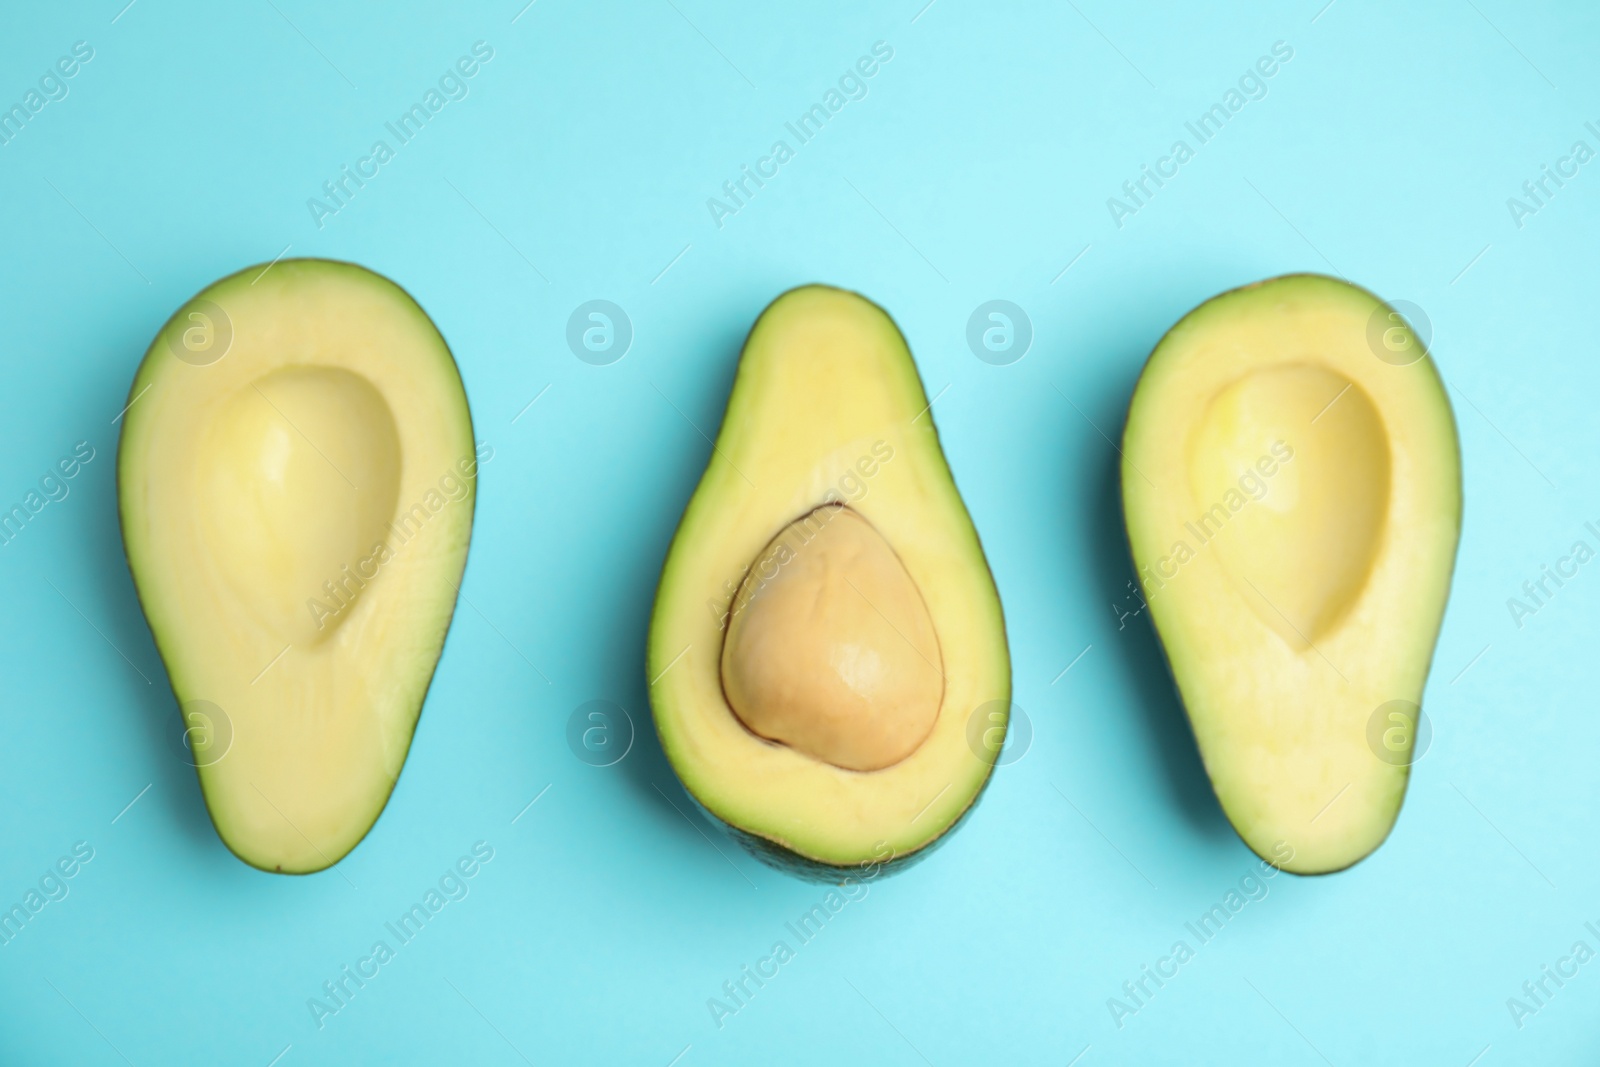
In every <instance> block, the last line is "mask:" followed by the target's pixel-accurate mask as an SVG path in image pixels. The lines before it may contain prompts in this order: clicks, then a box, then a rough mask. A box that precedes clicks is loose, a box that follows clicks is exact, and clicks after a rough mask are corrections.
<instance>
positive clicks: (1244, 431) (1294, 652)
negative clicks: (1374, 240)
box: [1122, 274, 1461, 874]
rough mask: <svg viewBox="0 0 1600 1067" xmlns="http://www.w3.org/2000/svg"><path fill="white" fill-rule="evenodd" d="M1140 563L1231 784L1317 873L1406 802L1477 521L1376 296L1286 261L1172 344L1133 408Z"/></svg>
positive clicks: (1213, 307)
mask: <svg viewBox="0 0 1600 1067" xmlns="http://www.w3.org/2000/svg"><path fill="white" fill-rule="evenodd" d="M1123 457H1124V458H1123V463H1122V494H1123V508H1124V516H1125V518H1126V521H1127V528H1128V540H1129V544H1130V547H1131V549H1132V552H1133V559H1134V563H1135V566H1136V568H1137V570H1138V574H1139V581H1140V584H1141V586H1142V587H1143V590H1144V595H1145V597H1146V599H1147V602H1148V604H1149V607H1150V613H1151V616H1152V618H1153V620H1154V623H1155V627H1156V631H1157V633H1158V634H1159V635H1160V638H1161V642H1162V645H1163V646H1164V648H1165V650H1166V655H1167V661H1168V663H1169V664H1170V666H1171V668H1172V674H1173V677H1174V679H1175V680H1176V682H1177V686H1178V691H1179V694H1180V695H1181V697H1182V700H1183V704H1184V707H1185V708H1186V709H1187V711H1188V716H1189V721H1190V724H1191V725H1192V726H1193V728H1194V733H1195V737H1196V739H1197V740H1198V742H1199V746H1200V754H1201V756H1202V757H1203V759H1204V761H1205V766H1206V771H1207V773H1208V774H1209V775H1210V777H1211V783H1212V786H1213V787H1214V788H1215V790H1216V794H1217V799H1218V800H1219V801H1220V802H1221V804H1222V809H1223V811H1224V812H1225V813H1226V814H1227V816H1228V819H1229V820H1230V821H1231V822H1232V823H1233V826H1234V828H1235V829H1236V830H1237V831H1238V832H1239V835H1240V836H1241V837H1242V838H1243V839H1244V841H1245V843H1246V844H1247V845H1249V846H1250V848H1251V849H1253V850H1254V851H1255V852H1256V853H1257V854H1258V855H1260V856H1261V857H1262V858H1263V859H1266V860H1269V861H1270V862H1272V863H1275V864H1277V865H1278V866H1280V867H1282V868H1283V869H1285V870H1288V871H1293V872H1296V873H1301V874H1320V873H1326V872H1329V871H1336V870H1339V869H1341V868H1344V867H1348V866H1350V865H1351V864H1353V863H1355V862H1356V861H1358V860H1360V859H1361V858H1363V857H1364V856H1366V855H1367V854H1369V853H1370V852H1372V850H1373V849H1375V848H1377V847H1378V845H1380V844H1381V843H1382V842H1383V840H1384V838H1385V837H1386V836H1387V835H1388V833H1389V830H1390V828H1391V827H1392V826H1393V825H1394V822H1395V819H1396V818H1397V817H1398V815H1399V811H1400V804H1401V801H1402V800H1403V799H1404V797H1405V790H1406V783H1407V780H1408V777H1409V772H1410V764H1411V762H1412V758H1411V757H1412V755H1413V746H1414V744H1415V741H1416V726H1417V723H1418V719H1419V714H1420V711H1419V708H1420V704H1421V701H1422V690H1423V685H1424V683H1425V682H1426V680H1427V677H1428V668H1429V665H1430V663H1431V661H1432V659H1433V651H1434V642H1435V641H1436V639H1437V637H1438V634H1439V627H1440V623H1441V620H1442V618H1443V614H1444V608H1445V601H1446V598H1447V597H1448V595H1449V589H1450V577H1451V572H1452V570H1453V568H1454V564H1455V554H1456V541H1457V537H1458V535H1459V533H1460V529H1461V460H1460V449H1459V445H1458V443H1457V440H1456V425H1455V419H1454V416H1453V415H1452V414H1451V410H1450V401H1449V398H1448V396H1447V395H1446V392H1445V387H1444V384H1443V382H1442V381H1441V379H1440V377H1439V374H1438V371H1437V370H1436V369H1435V368H1434V365H1433V361H1432V359H1431V358H1430V357H1429V356H1428V354H1427V352H1426V350H1425V349H1424V347H1423V342H1422V341H1421V340H1420V339H1419V338H1418V337H1417V336H1416V334H1415V333H1414V332H1413V330H1412V328H1411V327H1410V325H1408V324H1407V323H1406V322H1405V320H1404V319H1403V318H1402V317H1401V316H1400V315H1399V314H1398V313H1397V312H1395V311H1394V310H1393V309H1392V308H1390V307H1389V306H1388V305H1386V304H1385V303H1384V302H1383V301H1381V300H1379V299H1378V298H1377V297H1376V296H1373V295H1372V294H1371V293H1369V292H1367V291H1365V290H1363V289H1359V288H1357V287H1355V286H1353V285H1350V284H1348V283H1346V282H1343V281H1339V280H1337V279H1334V278H1328V277H1323V276H1320V275H1310V274H1302V275H1290V276H1287V277H1282V278H1276V279H1273V280H1270V281H1266V282H1261V283H1259V284H1256V285H1251V286H1247V287H1245V288H1242V289H1236V290H1233V291H1232V292H1228V293H1224V294H1222V295H1221V296H1218V297H1216V298H1214V299H1212V300H1210V301H1208V302H1207V303H1205V304H1202V305H1201V306H1200V307H1198V308H1196V309H1195V310H1194V311H1192V312H1190V313H1189V314H1188V315H1187V316H1185V317H1184V319H1183V320H1182V321H1180V322H1179V323H1178V324H1177V325H1176V326H1174V327H1173V328H1172V330H1171V331H1170V332H1168V334H1167V335H1166V337H1164V338H1163V339H1162V340H1161V343H1160V344H1159V345H1157V346H1156V349H1155V351H1154V352H1153V353H1152V354H1151V356H1150V359H1149V362H1148V363H1147V364H1146V365H1145V368H1144V373H1143V374H1142V375H1141V376H1140V378H1139V384H1138V386H1137V388H1136V389H1135V391H1134V394H1133V401H1132V404H1131V406H1130V408H1129V411H1128V423H1127V429H1126V431H1125V433H1124V435H1123Z"/></svg>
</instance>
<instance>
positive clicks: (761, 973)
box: [706, 841, 895, 1030]
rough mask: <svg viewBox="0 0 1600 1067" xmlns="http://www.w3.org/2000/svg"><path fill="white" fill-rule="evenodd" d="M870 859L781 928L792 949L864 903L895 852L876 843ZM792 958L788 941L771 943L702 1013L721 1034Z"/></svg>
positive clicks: (807, 943)
mask: <svg viewBox="0 0 1600 1067" xmlns="http://www.w3.org/2000/svg"><path fill="white" fill-rule="evenodd" d="M872 855H873V858H872V859H870V860H866V861H864V862H862V863H861V864H860V866H859V868H858V870H859V872H860V873H859V874H857V875H846V876H845V877H843V878H841V879H840V880H839V885H838V887H837V888H834V889H829V890H828V891H827V892H826V893H824V894H823V896H822V899H821V900H820V901H818V902H817V903H815V904H813V905H812V906H811V907H810V909H809V910H807V911H803V912H801V913H800V917H799V918H797V919H795V920H794V921H792V922H786V923H784V924H783V928H784V929H785V930H787V931H788V932H789V933H790V935H792V936H793V938H794V942H795V945H796V946H799V947H801V948H803V947H805V946H806V945H809V944H810V943H811V942H812V941H814V940H816V938H817V936H818V935H819V934H821V933H822V930H823V928H824V927H825V926H827V925H828V921H829V920H830V919H832V918H833V917H834V916H835V915H837V914H839V913H840V912H841V911H843V910H844V909H845V905H847V904H853V903H855V902H856V901H858V900H865V899H866V897H867V892H868V890H869V887H868V886H867V885H866V884H865V883H867V882H870V881H872V880H873V879H874V878H876V877H878V875H880V874H882V873H883V866H884V864H886V863H888V862H889V861H890V860H892V859H894V856H895V852H894V849H893V848H891V847H890V846H889V844H888V842H886V841H879V842H878V843H877V844H876V845H874V846H873V848H872ZM795 955H796V948H795V947H792V946H790V944H789V942H788V941H786V940H781V939H780V940H778V941H774V942H773V943H772V947H771V948H770V949H769V950H768V951H767V954H766V955H765V956H762V957H761V958H759V959H758V960H756V962H755V965H754V967H752V966H751V965H750V964H748V963H746V964H744V965H742V966H741V967H740V968H739V973H738V975H737V976H735V977H733V978H730V979H729V980H728V981H726V982H723V983H722V995H723V996H724V997H726V998H727V1000H726V1001H722V1000H718V999H717V998H716V997H707V998H706V1010H707V1011H708V1012H710V1013H711V1021H712V1022H714V1023H716V1024H717V1029H718V1030H721V1029H722V1028H723V1027H725V1026H726V1025H727V1024H728V1023H727V1020H728V1019H730V1018H732V1017H733V1016H735V1015H738V1014H739V1013H740V1012H741V1011H743V1010H744V1009H745V1008H747V1007H749V1006H750V1001H752V1000H754V999H755V995H756V994H757V993H759V992H760V991H761V990H763V989H765V988H766V985H767V983H768V982H770V981H772V980H773V979H774V978H776V977H778V973H779V971H780V970H781V969H782V967H783V965H784V964H786V963H788V962H789V961H790V960H792V959H794V958H795ZM752 987H754V988H752Z"/></svg>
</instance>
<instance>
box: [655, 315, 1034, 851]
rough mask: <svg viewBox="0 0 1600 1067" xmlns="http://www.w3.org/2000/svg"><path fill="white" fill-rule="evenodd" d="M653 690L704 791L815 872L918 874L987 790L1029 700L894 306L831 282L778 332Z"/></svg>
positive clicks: (754, 376)
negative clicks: (1014, 679) (1014, 676)
mask: <svg viewBox="0 0 1600 1067" xmlns="http://www.w3.org/2000/svg"><path fill="white" fill-rule="evenodd" d="M648 679H649V682H650V702H651V706H652V708H653V710H654V715H655V723H656V730H657V732H658V734H659V735H660V738H661V744H662V747H663V749H664V750H665V751H666V754H667V758H668V759H669V760H670V761H671V763H672V766H673V769H674V770H676V771H677V773H678V776H679V778H681V779H682V781H683V784H684V786H685V787H686V788H687V790H688V791H689V793H690V795H691V796H692V797H693V798H694V799H695V800H696V801H697V802H698V803H699V804H700V805H701V807H702V808H703V809H704V810H705V811H707V812H709V813H710V815H711V816H712V817H713V818H715V819H716V820H718V821H720V822H721V823H722V824H723V825H724V826H725V827H727V828H728V829H729V830H730V831H731V832H732V834H733V836H734V837H735V838H737V839H738V840H739V841H740V842H741V843H743V844H744V845H746V846H747V847H748V848H750V850H751V851H752V852H754V853H755V855H756V856H758V857H759V858H761V859H762V860H764V861H766V862H768V863H770V864H772V865H773V866H776V867H778V868H780V869H783V870H787V871H789V872H791V873H794V874H797V875H799V876H802V877H810V878H814V879H817V880H835V881H836V880H838V879H840V878H841V877H844V876H846V875H848V874H850V873H851V872H852V871H857V872H859V870H860V869H861V868H862V867H871V869H872V873H873V874H877V873H880V872H881V871H883V870H885V869H889V868H894V867H901V866H904V865H906V864H908V863H909V862H911V861H912V860H914V859H916V858H918V857H921V856H923V855H925V854H926V853H927V851H928V849H929V847H930V846H931V845H933V844H934V843H935V842H938V841H940V840H941V839H943V838H944V837H945V835H946V834H947V833H948V832H949V831H950V830H951V829H952V828H953V827H954V826H955V825H956V823H957V822H958V821H959V820H960V819H961V817H962V815H963V814H964V813H965V812H966V811H967V810H968V809H969V808H970V807H971V806H972V804H973V802H974V801H975V800H976V799H977V798H978V794H979V793H980V792H981V791H982V789H983V787H984V784H985V783H986V782H987V781H988V779H989V774H990V771H991V770H992V769H993V766H994V763H995V757H996V754H997V753H998V751H999V749H1000V747H1001V746H1002V745H1003V743H1004V735H1005V725H1006V721H1007V716H1008V713H1009V709H1010V696H1011V662H1010V655H1009V652H1008V650H1007V647H1006V635H1005V622H1004V618H1003V616H1002V614H1001V609H1000V598H999V595H998V593H997V592H996V590H995V585H994V580H993V579H992V577H991V576H990V573H989V567H988V564H987V562H986V561H985V559H984V555H983V548H982V546H981V545H980V544H979V542H978V535H977V531H976V530H975V529H974V528H973V525H972V520H971V519H970V518H969V517H968V515H967V511H966V508H965V507H964V506H963V504H962V502H961V495H960V494H959V493H958V492H957V490H956V485H955V482H954V480H953V479H952V477H951V474H950V469H949V467H948V466H947V465H946V463H945V458H944V453H943V451H942V450H941V449H940V447H939V437H938V433H937V432H936V431H935V429H934V425H933V413H932V411H931V410H930V406H929V403H928V399H927V397H926V395H925V394H924V392H923V389H922V383H921V380H920V379H919V378H918V377H917V370H916V366H915V365H914V364H913V362H912V359H911V353H910V351H909V350H908V349H907V347H906V343H905V339H904V338H903V337H902V336H901V335H900V331H899V329H898V328H896V326H895V324H894V322H893V320H891V319H890V318H889V316H888V314H886V313H885V312H884V311H883V309H881V308H879V307H878V306H877V305H875V304H872V303H871V302H869V301H867V300H865V299H864V298H862V297H860V296H858V295H856V294H854V293H849V292H844V291H841V290H838V289H833V288H828V287H824V286H818V285H813V286H806V287H804V288H800V289H794V290H791V291H790V292H787V293H785V294H783V295H782V296H780V297H779V298H778V299H777V300H775V301H773V303H772V304H771V305H770V306H769V307H768V308H767V309H766V311H764V312H763V313H762V315H761V317H760V318H759V319H758V320H757V321H756V324H755V327H754V328H753V329H752V330H751V332H750V336H749V338H748V340H747V341H746V342H745V346H744V353H743V355H742V356H741V358H740V361H739V370H738V375H737V377H736V379H735V381H734V385H733V392H732V395H731V396H730V397H729V400H728V406H727V411H726V414H725V415H724V417H723V422H722V430H721V432H720V433H719V434H718V436H717V441H716V444H715V447H714V448H713V450H712V455H711V459H710V461H709V464H708V466H707V468H706V472H705V475H704V477H702V479H701V481H700V485H699V488H697V489H696V490H695V493H694V496H693V498H692V499H691V500H690V501H689V505H688V508H687V509H686V510H685V512H684V515H683V520H682V522H681V524H680V525H679V527H678V532H677V535H676V536H675V537H674V539H673V542H672V547H671V550H670V551H669V552H668V554H667V559H666V564H665V566H664V567H663V568H662V573H661V585H660V588H659V590H658V591H657V594H656V603H655V612H654V616H653V618H652V621H651V626H650V638H649V653H648ZM974 724H977V728H976V729H974V728H973V727H974Z"/></svg>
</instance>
